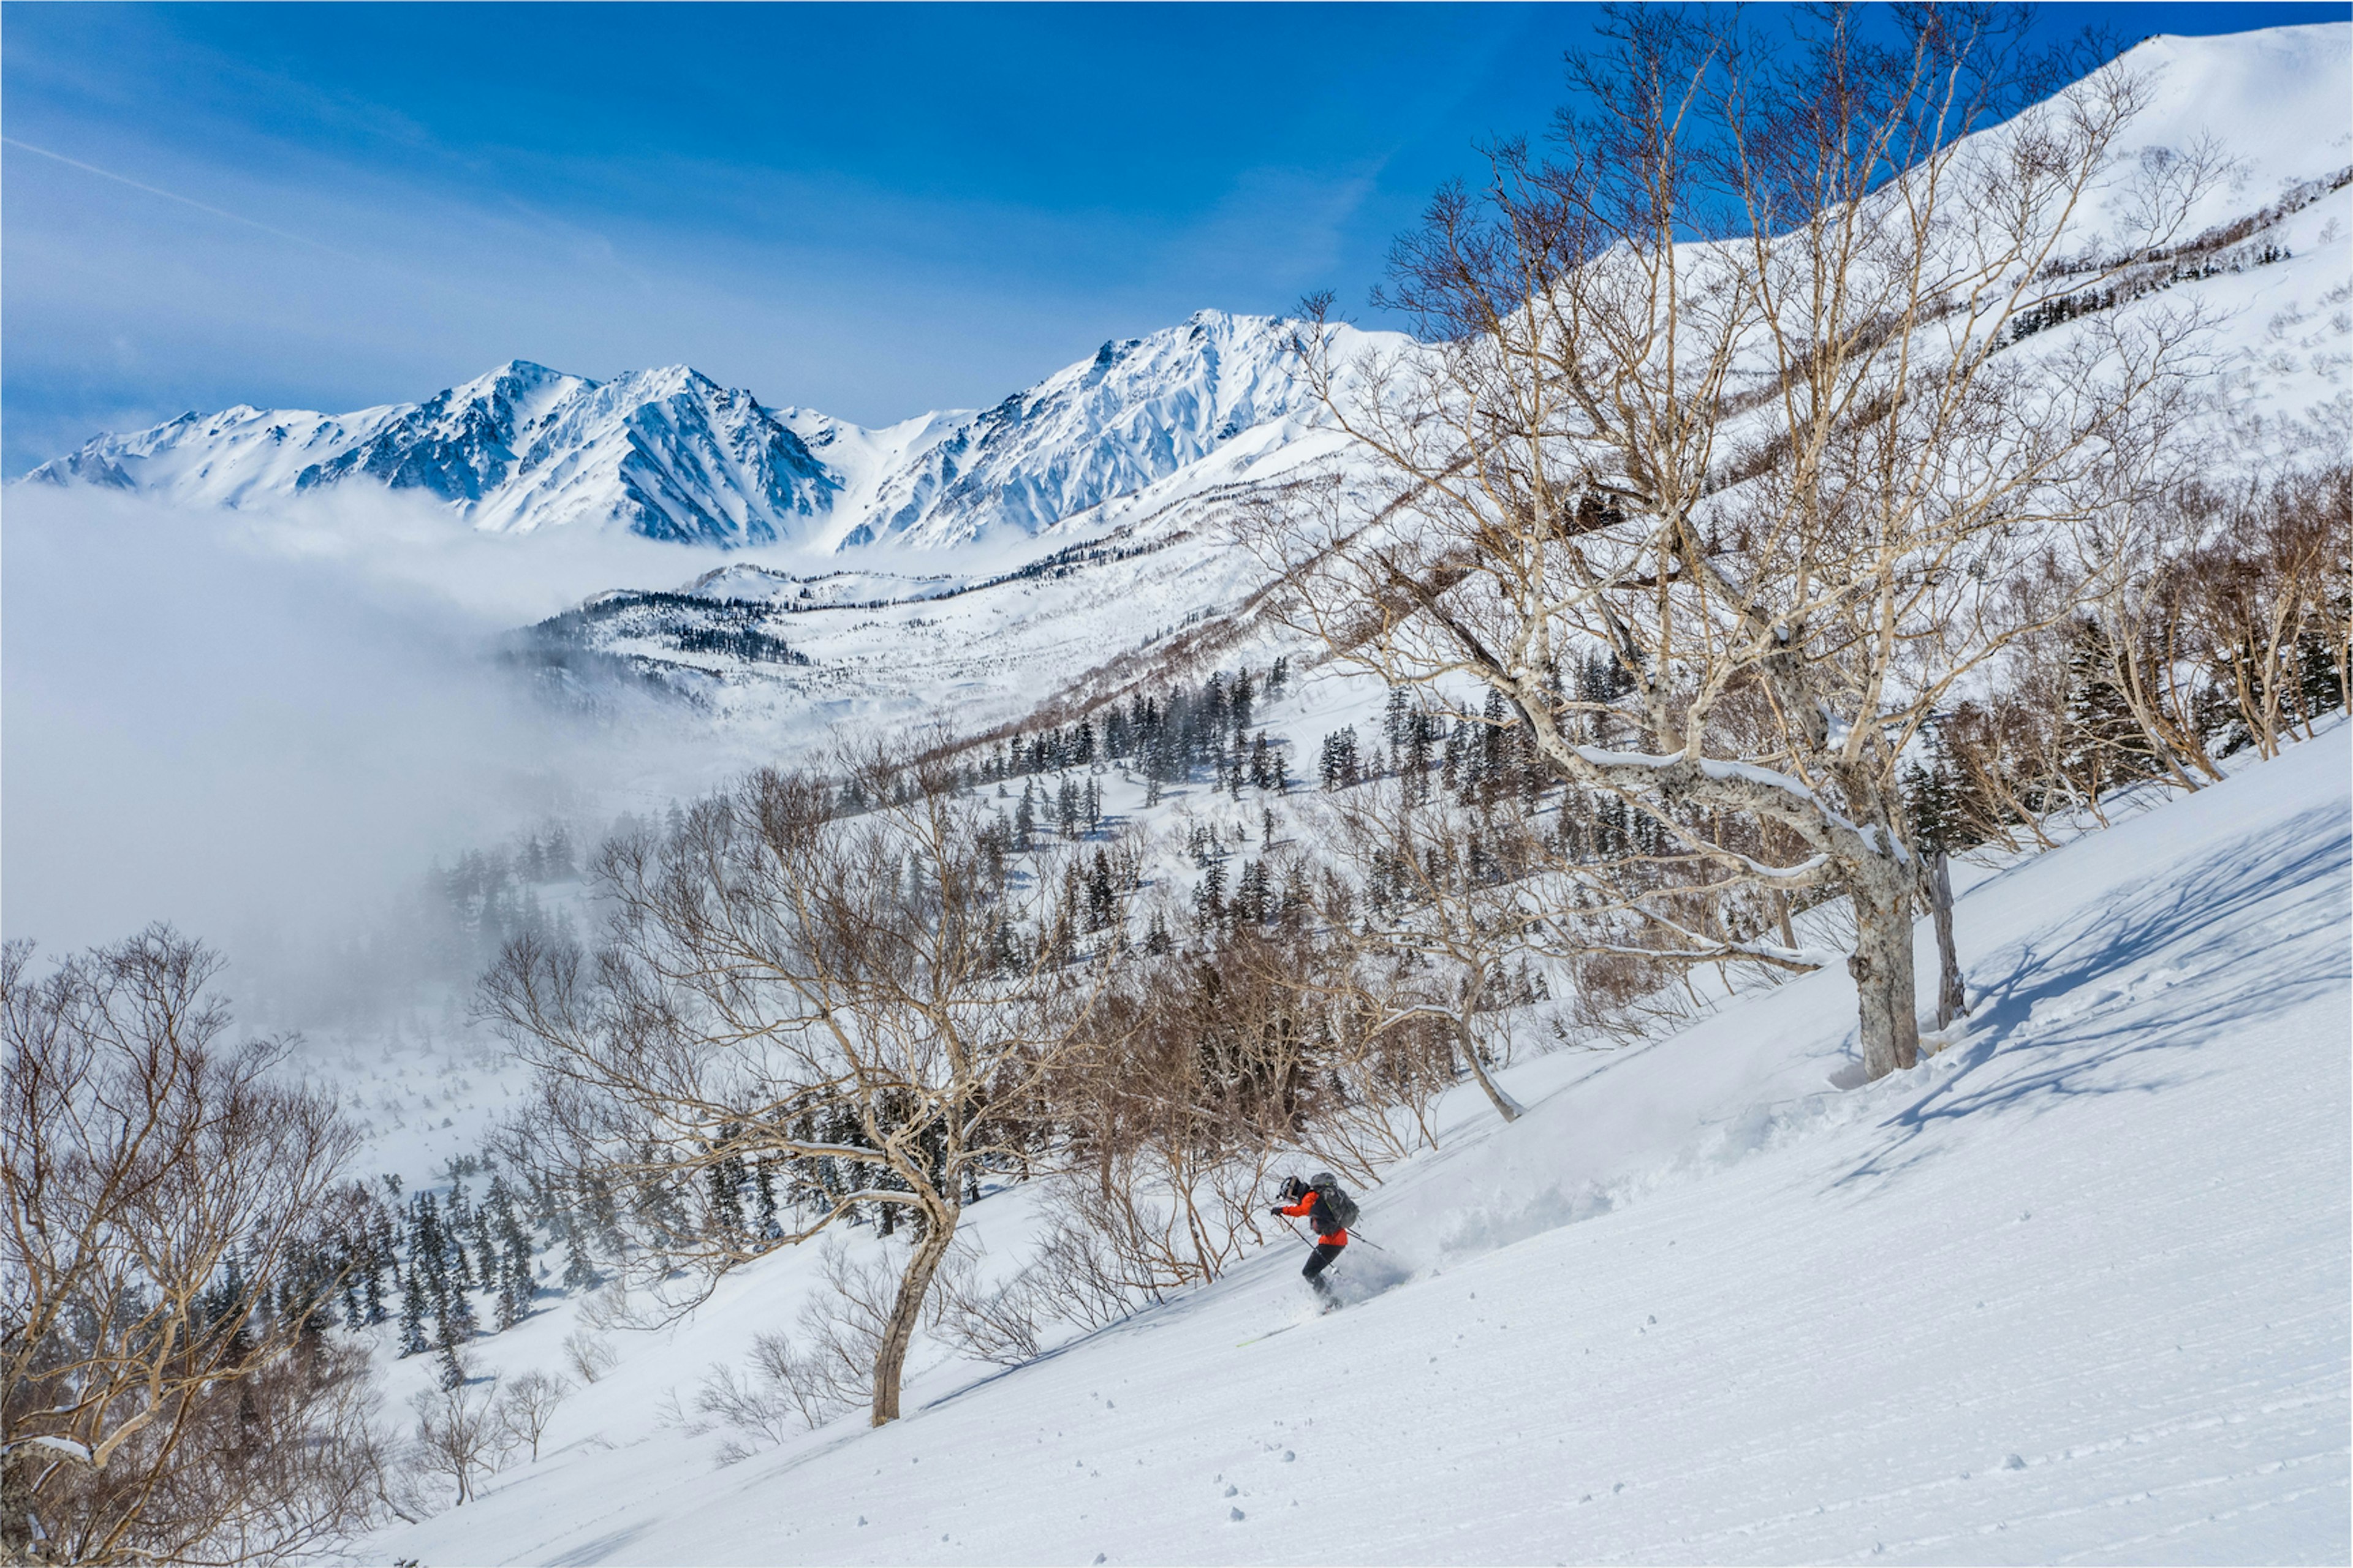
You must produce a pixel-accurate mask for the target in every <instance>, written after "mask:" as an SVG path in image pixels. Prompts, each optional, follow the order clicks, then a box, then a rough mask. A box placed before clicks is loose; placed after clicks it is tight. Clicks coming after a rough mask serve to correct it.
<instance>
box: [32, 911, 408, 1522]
mask: <svg viewBox="0 0 2353 1568" xmlns="http://www.w3.org/2000/svg"><path fill="white" fill-rule="evenodd" d="M219 969H220V961H219V959H217V958H216V957H215V956H214V955H213V954H212V953H210V952H207V951H206V949H205V948H203V947H202V946H201V945H199V944H198V943H195V942H190V941H188V940H187V939H185V938H184V937H182V936H180V935H178V934H177V933H175V932H174V931H172V930H170V929H169V928H168V927H163V926H157V927H153V928H151V929H150V930H148V931H142V933H140V934H139V935H138V936H135V937H132V938H131V939H130V940H129V941H127V942H119V943H116V944H114V945H112V946H109V947H103V948H99V949H96V950H93V951H92V952H89V953H87V954H84V955H81V956H79V957H76V958H72V959H69V960H68V961H66V962H65V963H61V964H59V965H58V966H57V967H56V968H55V969H54V970H52V971H50V972H49V973H47V974H43V975H36V974H34V973H32V971H31V952H30V949H29V948H28V947H27V946H26V944H24V943H21V942H16V943H11V944H9V945H8V946H7V947H6V948H5V951H0V1029H4V1030H5V1049H6V1052H7V1061H6V1072H5V1088H4V1089H0V1151H5V1153H0V1226H5V1230H0V1498H5V1512H0V1559H5V1560H6V1561H9V1562H26V1561H30V1562H70V1563H118V1562H129V1561H133V1560H140V1561H170V1562H174V1563H231V1562H237V1563H242V1562H251V1561H263V1562H267V1561H274V1560H277V1559H279V1558H281V1557H285V1556H289V1555H293V1554H297V1553H301V1552H311V1551H317V1550H320V1549H322V1548H325V1547H328V1546H331V1545H332V1544H333V1543H334V1542H335V1541H336V1540H337V1539H338V1537H339V1536H340V1535H341V1534H342V1533H343V1532H344V1531H347V1530H349V1529H351V1528H353V1526H355V1525H357V1524H359V1523H361V1522H363V1521H364V1519H365V1518H366V1516H367V1513H368V1510H369V1508H370V1506H371V1501H372V1500H373V1498H374V1497H375V1495H376V1490H377V1483H378V1480H379V1479H380V1467H381V1459H382V1454H381V1452H380V1440H379V1438H378V1436H377V1435H376V1434H375V1430H374V1428H373V1426H372V1421H371V1417H372V1414H373V1408H374V1407H373V1404H372V1394H371V1392H370V1388H369V1384H368V1376H367V1358H366V1354H365V1352H364V1351H363V1350H361V1349H359V1348H357V1347H354V1346H350V1345H344V1344H339V1343H337V1342H334V1341H333V1340H332V1337H331V1335H330V1332H329V1331H328V1326H327V1325H328V1321H329V1319H328V1316H327V1309H328V1307H329V1305H330V1303H331V1302H332V1297H333V1294H334V1292H335V1291H336V1290H337V1289H340V1288H341V1284H342V1280H341V1279H340V1277H339V1275H338V1273H337V1271H336V1266H335V1264H334V1262H333V1258H335V1256H336V1255H337V1248H336V1246H335V1243H336V1240H337V1235H336V1230H335V1216H336V1215H337V1213H338V1212H339V1209H338V1205H339V1200H340V1199H341V1198H343V1197H344V1196H347V1195H348V1189H347V1188H345V1187H344V1186H343V1184H342V1175H343V1166H344V1163H345V1162H346V1160H347V1159H348V1157H349V1156H350V1154H351V1152H352V1149H353V1143H354V1142H355V1135H354V1134H353V1131H352V1130H351V1129H350V1127H349V1126H348V1125H346V1124H345V1123H344V1122H343V1121H341V1120H340V1118H339V1117H338V1116H337V1115H336V1112H335V1110H334V1108H333V1106H332V1104H331V1103H329V1102H327V1101H325V1100H321V1099H320V1098H318V1097H317V1096H315V1095H312V1094H311V1093H309V1092H307V1091H306V1090H303V1089H298V1088H289V1087H286V1086H284V1085H283V1084H281V1083H280V1081H279V1080H278V1078H277V1070H278V1068H279V1067H280V1063H281V1061H282V1058H283V1056H284V1047H283V1043H282V1042H279V1041H271V1040H261V1041H252V1042H248V1043H245V1044H242V1045H231V1044H230V1043H229V1042H228V1041H227V1039H226V1038H225V1037H226V1035H227V1031H228V1029H229V1026H230V1017H229V1014H228V1010H227V1005H225V1004H224V1003H223V1002H222V1001H221V1000H220V998H219V997H218V995H217V994H216V993H215V992H214V991H213V990H212V989H211V986H212V982H213V980H214V978H215V977H216V974H217V973H218V972H219Z"/></svg>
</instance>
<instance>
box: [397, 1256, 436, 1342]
mask: <svg viewBox="0 0 2353 1568" xmlns="http://www.w3.org/2000/svg"><path fill="white" fill-rule="evenodd" d="M429 1310H430V1309H429V1306H428V1304H427V1301H426V1299H425V1271H424V1270H423V1269H421V1268H417V1266H416V1264H415V1261H414V1258H413V1257H412V1259H411V1262H410V1265H409V1269H408V1277H407V1279H406V1282H405V1283H404V1284H403V1285H402V1287H401V1292H400V1353H401V1354H402V1355H405V1356H407V1355H421V1354H423V1353H424V1352H425V1351H427V1349H428V1348H430V1347H429V1346H428V1345H427V1342H426V1338H425V1319H426V1316H427V1312H428V1311H429Z"/></svg>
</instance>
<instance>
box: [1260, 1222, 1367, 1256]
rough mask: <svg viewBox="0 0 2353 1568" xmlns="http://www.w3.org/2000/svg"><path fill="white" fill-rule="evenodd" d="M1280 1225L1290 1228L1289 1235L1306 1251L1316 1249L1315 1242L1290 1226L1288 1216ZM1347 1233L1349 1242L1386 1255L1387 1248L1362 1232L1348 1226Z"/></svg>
mask: <svg viewBox="0 0 2353 1568" xmlns="http://www.w3.org/2000/svg"><path fill="white" fill-rule="evenodd" d="M1282 1223H1283V1224H1284V1225H1287V1226H1291V1234H1292V1235H1293V1236H1295V1237H1299V1239H1300V1240H1301V1241H1302V1242H1304V1243H1305V1244H1306V1247H1307V1250H1308V1251H1310V1252H1313V1251H1314V1250H1315V1248H1316V1247H1317V1245H1318V1244H1317V1243H1315V1242H1313V1241H1309V1240H1308V1239H1307V1237H1306V1235H1305V1234H1304V1233H1303V1232H1302V1231H1301V1230H1300V1228H1299V1227H1298V1226H1295V1225H1292V1224H1291V1218H1290V1216H1289V1215H1284V1216H1283V1221H1282ZM1347 1231H1348V1239H1349V1240H1351V1241H1361V1242H1363V1243H1364V1244H1365V1245H1366V1247H1371V1248H1372V1249H1373V1250H1374V1251H1375V1252H1378V1253H1383V1254H1386V1253H1387V1252H1388V1247H1383V1246H1382V1245H1381V1244H1380V1243H1379V1242H1377V1241H1375V1240H1374V1239H1373V1238H1372V1237H1369V1236H1366V1234H1365V1233H1364V1232H1363V1231H1361V1230H1358V1229H1357V1228H1356V1226H1348V1227H1347Z"/></svg>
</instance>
